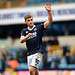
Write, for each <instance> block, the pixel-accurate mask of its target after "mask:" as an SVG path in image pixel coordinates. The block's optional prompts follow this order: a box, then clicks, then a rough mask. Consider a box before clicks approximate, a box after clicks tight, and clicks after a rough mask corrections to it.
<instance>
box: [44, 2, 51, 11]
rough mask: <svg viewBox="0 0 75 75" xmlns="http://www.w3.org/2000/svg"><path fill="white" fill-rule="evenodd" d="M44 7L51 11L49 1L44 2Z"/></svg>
mask: <svg viewBox="0 0 75 75" xmlns="http://www.w3.org/2000/svg"><path fill="white" fill-rule="evenodd" d="M45 9H46V10H47V11H51V4H50V3H47V4H45Z"/></svg>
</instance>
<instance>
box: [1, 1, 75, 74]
mask: <svg viewBox="0 0 75 75" xmlns="http://www.w3.org/2000/svg"><path fill="white" fill-rule="evenodd" d="M48 2H50V3H51V4H52V16H53V23H52V25H50V26H49V27H48V29H47V30H46V31H44V35H43V38H42V40H43V45H44V47H45V50H46V52H45V54H44V59H43V62H41V66H40V75H45V74H47V75H51V74H52V75H74V73H75V71H67V69H69V70H70V69H75V0H0V74H1V73H2V71H3V70H4V69H5V71H4V75H29V73H28V66H27V60H26V52H27V48H26V46H25V43H24V44H20V42H19V38H20V33H21V30H22V28H23V27H25V25H24V18H23V17H24V16H25V15H26V14H29V13H30V14H32V15H33V17H34V22H35V24H36V23H38V24H40V23H42V22H44V21H45V20H46V19H47V12H46V10H45V9H44V8H43V5H44V4H45V3H48ZM57 69H62V70H63V69H65V71H61V70H57Z"/></svg>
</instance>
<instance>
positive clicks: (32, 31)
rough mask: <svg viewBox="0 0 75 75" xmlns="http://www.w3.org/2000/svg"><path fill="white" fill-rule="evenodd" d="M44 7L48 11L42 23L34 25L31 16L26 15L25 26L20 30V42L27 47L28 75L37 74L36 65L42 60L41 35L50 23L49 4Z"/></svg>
mask: <svg viewBox="0 0 75 75" xmlns="http://www.w3.org/2000/svg"><path fill="white" fill-rule="evenodd" d="M45 9H46V10H47V12H48V20H47V21H45V22H44V23H43V24H42V25H34V22H33V17H32V16H31V15H27V16H25V17H24V19H25V23H26V24H27V28H24V29H23V30H22V32H21V37H20V42H21V43H24V42H26V46H27V48H28V57H27V59H28V67H29V71H30V75H39V74H38V67H39V64H40V62H41V61H42V53H43V52H44V48H43V45H42V35H43V31H44V29H45V28H47V27H48V25H49V24H51V23H52V14H51V5H50V4H46V5H45Z"/></svg>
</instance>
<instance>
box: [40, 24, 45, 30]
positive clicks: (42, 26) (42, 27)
mask: <svg viewBox="0 0 75 75" xmlns="http://www.w3.org/2000/svg"><path fill="white" fill-rule="evenodd" d="M40 29H41V30H42V31H43V30H45V28H44V23H41V25H40Z"/></svg>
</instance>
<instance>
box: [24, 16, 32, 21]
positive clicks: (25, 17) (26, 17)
mask: <svg viewBox="0 0 75 75" xmlns="http://www.w3.org/2000/svg"><path fill="white" fill-rule="evenodd" d="M31 17H32V16H31V15H26V16H24V19H25V21H26V20H27V19H28V18H31Z"/></svg>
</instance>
